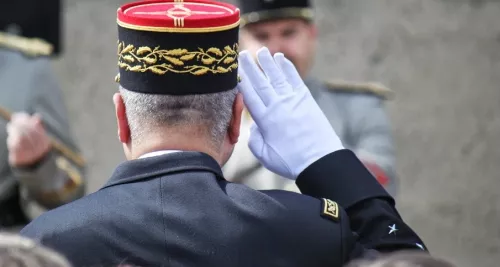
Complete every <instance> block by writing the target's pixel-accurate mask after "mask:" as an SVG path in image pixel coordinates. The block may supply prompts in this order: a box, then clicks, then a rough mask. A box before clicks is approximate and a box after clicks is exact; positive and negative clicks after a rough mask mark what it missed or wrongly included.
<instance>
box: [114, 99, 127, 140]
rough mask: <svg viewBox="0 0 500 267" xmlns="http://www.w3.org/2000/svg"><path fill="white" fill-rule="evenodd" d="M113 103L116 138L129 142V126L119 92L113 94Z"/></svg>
mask: <svg viewBox="0 0 500 267" xmlns="http://www.w3.org/2000/svg"><path fill="white" fill-rule="evenodd" d="M113 103H114V104H115V113H116V122H117V124H118V139H119V140H120V142H122V143H124V144H128V143H129V142H130V128H129V126H128V120H127V112H126V109H125V103H124V102H123V98H122V96H121V94H120V93H115V94H114V95H113Z"/></svg>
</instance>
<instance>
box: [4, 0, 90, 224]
mask: <svg viewBox="0 0 500 267" xmlns="http://www.w3.org/2000/svg"><path fill="white" fill-rule="evenodd" d="M61 15H62V14H61V3H60V1H59V0H50V1H49V0H48V1H37V0H20V1H9V2H4V3H2V7H1V8H0V229H4V230H6V229H9V231H15V230H16V229H18V228H22V227H23V226H24V225H26V224H27V223H28V222H29V221H31V220H32V219H34V218H35V217H37V216H39V215H40V214H41V213H43V212H45V211H46V210H47V209H52V208H55V207H58V206H60V205H62V204H65V203H68V202H70V201H73V200H75V199H77V198H80V197H82V196H83V195H84V191H85V190H84V189H85V183H84V181H83V172H84V169H85V163H84V160H83V158H82V157H81V156H80V155H79V152H78V148H77V146H76V145H75V142H74V141H73V138H72V136H71V133H70V127H69V123H68V118H67V110H66V108H65V105H64V102H63V96H62V92H61V90H60V88H59V85H58V82H57V80H56V77H55V76H54V74H53V73H52V69H51V68H52V66H51V57H54V56H57V55H59V54H60V52H61V34H60V31H61ZM54 140H56V141H54Z"/></svg>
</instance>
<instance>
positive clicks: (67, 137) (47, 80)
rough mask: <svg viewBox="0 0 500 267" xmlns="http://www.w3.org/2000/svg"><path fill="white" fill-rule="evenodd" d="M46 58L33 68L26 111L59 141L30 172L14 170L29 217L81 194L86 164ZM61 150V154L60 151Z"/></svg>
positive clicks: (39, 60) (23, 205)
mask: <svg viewBox="0 0 500 267" xmlns="http://www.w3.org/2000/svg"><path fill="white" fill-rule="evenodd" d="M50 67H51V66H50V62H49V60H48V59H38V60H37V64H36V65H35V67H34V69H33V72H34V73H33V75H30V76H29V77H30V78H31V79H32V80H33V82H32V83H31V84H32V93H31V98H30V101H29V108H30V110H29V112H30V113H39V114H40V115H41V116H42V120H43V123H44V127H45V129H46V132H47V133H48V134H49V135H50V136H51V137H54V138H55V139H56V140H58V144H59V146H58V147H59V149H55V148H54V149H52V151H51V152H50V153H49V154H48V155H46V156H45V157H44V158H43V159H41V160H40V162H38V163H37V164H36V166H31V167H30V168H29V169H19V168H15V169H13V174H14V175H15V176H16V177H17V178H18V180H19V182H20V190H21V197H22V200H21V202H22V203H21V206H22V207H23V208H24V210H25V212H26V213H27V214H28V216H29V217H37V216H38V215H39V214H40V213H42V212H44V211H45V210H46V209H52V208H55V207H58V206H60V205H62V204H65V203H68V202H71V201H73V200H75V199H78V198H80V197H82V196H83V195H84V188H85V180H84V171H85V165H84V163H83V158H82V156H81V155H80V153H79V151H78V148H77V146H76V145H75V143H74V141H73V138H72V136H71V133H70V127H69V123H68V118H67V117H66V116H67V115H66V114H67V111H66V108H65V106H64V101H63V97H62V95H61V91H60V88H59V86H58V84H57V82H56V79H55V77H54V76H53V75H52V73H51V71H50ZM61 151H64V153H63V152H61Z"/></svg>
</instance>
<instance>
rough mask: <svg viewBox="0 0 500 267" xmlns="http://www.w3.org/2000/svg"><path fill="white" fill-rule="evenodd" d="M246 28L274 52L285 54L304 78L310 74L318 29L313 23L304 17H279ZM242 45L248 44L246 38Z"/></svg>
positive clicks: (254, 37) (256, 39) (255, 38)
mask: <svg viewBox="0 0 500 267" xmlns="http://www.w3.org/2000/svg"><path fill="white" fill-rule="evenodd" d="M245 29H246V31H247V33H249V34H250V35H251V36H252V37H253V38H252V39H254V41H257V42H258V43H260V44H261V45H264V46H266V47H268V48H269V50H270V51H271V53H272V54H274V53H277V52H281V53H283V54H285V56H286V57H287V58H288V59H290V60H291V61H292V62H293V63H294V64H295V67H296V68H297V69H298V71H299V73H300V75H301V76H302V78H305V77H306V76H307V75H308V74H309V71H310V69H311V67H312V64H313V62H314V56H315V52H316V39H317V29H316V26H315V25H314V24H313V23H310V22H307V21H305V20H303V19H279V20H272V21H265V22H258V23H253V24H249V25H247V26H246V27H245ZM242 45H243V46H245V45H246V44H245V40H244V39H243V40H242ZM245 49H247V48H245Z"/></svg>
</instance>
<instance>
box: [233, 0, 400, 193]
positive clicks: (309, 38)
mask: <svg viewBox="0 0 500 267" xmlns="http://www.w3.org/2000/svg"><path fill="white" fill-rule="evenodd" d="M240 9H241V12H242V27H243V29H242V31H241V33H240V36H241V39H240V48H241V49H247V50H250V51H256V50H257V49H258V48H260V47H261V46H263V45H264V46H266V47H268V48H269V49H270V50H271V53H276V52H282V53H284V54H285V56H286V57H287V58H290V59H291V60H292V62H293V63H294V64H295V66H296V67H297V69H298V70H299V73H300V74H301V76H302V78H303V79H304V80H305V81H306V84H307V86H308V87H309V89H310V90H311V93H312V95H313V97H314V98H315V100H316V101H317V102H318V105H319V106H320V108H321V109H322V111H323V112H324V113H325V114H326V116H327V118H328V120H329V122H330V124H331V125H332V126H333V128H334V129H335V131H336V132H337V134H338V135H339V136H340V138H341V140H342V142H343V144H344V146H345V147H346V148H349V149H351V150H353V151H354V152H355V153H356V155H357V156H358V157H359V158H360V159H362V161H363V163H364V164H365V165H366V167H367V168H368V169H369V170H370V171H371V172H372V174H373V175H374V176H375V177H376V178H377V180H378V181H379V182H380V183H381V184H382V185H383V186H384V188H385V189H386V190H387V191H388V192H389V193H390V194H391V195H393V196H395V194H396V181H395V179H396V177H395V170H394V164H395V163H394V161H395V160H394V147H393V140H392V133H391V127H390V122H389V119H388V117H387V115H386V112H385V110H384V101H385V99H386V98H387V97H388V96H390V95H391V93H392V92H391V91H390V90H389V89H388V88H386V87H384V86H383V85H380V84H377V83H360V82H345V81H329V82H323V81H320V80H318V79H316V78H315V77H313V74H311V73H310V71H311V68H312V66H313V64H314V62H313V60H314V57H315V53H316V43H317V35H318V33H317V28H316V25H315V24H314V22H313V19H314V12H313V7H312V5H311V3H310V1H308V0H240ZM251 123H252V119H251V117H250V116H249V115H248V113H246V112H245V116H244V119H243V121H242V131H241V137H240V140H241V141H240V142H239V143H238V144H237V145H236V147H235V150H234V153H233V156H232V157H231V159H230V160H229V162H228V163H227V164H226V166H225V167H224V174H225V175H226V177H228V179H230V180H231V181H233V182H241V183H244V184H247V185H248V186H250V187H252V188H255V189H278V188H279V189H286V190H291V191H296V192H297V191H298V189H297V187H296V186H295V184H294V183H293V181H289V180H287V179H284V178H282V177H280V176H278V175H276V174H274V173H271V172H269V171H268V170H266V169H265V168H264V167H262V166H261V165H260V164H259V162H258V160H257V159H255V157H253V155H252V153H251V152H250V150H249V149H248V147H247V145H246V142H245V140H246V139H248V137H249V127H250V125H251ZM291 145H293V144H291Z"/></svg>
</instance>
